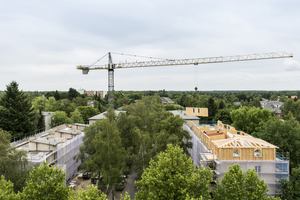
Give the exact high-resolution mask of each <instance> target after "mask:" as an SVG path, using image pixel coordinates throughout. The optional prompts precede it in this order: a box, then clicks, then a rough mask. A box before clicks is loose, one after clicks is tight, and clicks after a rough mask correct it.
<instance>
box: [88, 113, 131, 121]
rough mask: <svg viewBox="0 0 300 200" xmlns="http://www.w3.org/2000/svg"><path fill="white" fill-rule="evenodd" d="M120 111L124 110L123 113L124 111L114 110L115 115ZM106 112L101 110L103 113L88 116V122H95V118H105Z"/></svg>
mask: <svg viewBox="0 0 300 200" xmlns="http://www.w3.org/2000/svg"><path fill="white" fill-rule="evenodd" d="M121 112H124V113H125V112H126V111H122V110H115V114H116V116H118V115H119V113H121ZM106 113H107V111H105V112H103V113H100V114H98V115H95V116H94V117H91V118H89V124H92V123H95V122H96V121H97V120H101V119H105V118H106V116H105V115H106Z"/></svg>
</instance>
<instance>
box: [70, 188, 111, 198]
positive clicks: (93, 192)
mask: <svg viewBox="0 0 300 200" xmlns="http://www.w3.org/2000/svg"><path fill="white" fill-rule="evenodd" d="M69 200H106V195H105V194H104V193H102V194H101V196H99V190H98V189H97V187H95V186H92V185H91V186H88V189H87V190H82V188H81V187H80V188H79V190H78V191H77V192H76V195H72V196H70V198H69Z"/></svg>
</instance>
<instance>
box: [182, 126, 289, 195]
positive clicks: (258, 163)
mask: <svg viewBox="0 0 300 200" xmlns="http://www.w3.org/2000/svg"><path fill="white" fill-rule="evenodd" d="M185 130H187V131H189V133H190V136H191V137H192V143H193V148H192V149H189V153H190V154H191V157H192V159H193V161H194V163H195V165H196V166H197V167H200V168H201V167H206V166H209V167H210V168H211V169H212V170H213V172H214V179H215V180H220V179H221V178H222V177H223V176H224V173H225V172H226V171H228V167H229V166H231V165H233V164H235V163H238V164H239V165H240V167H241V169H242V170H243V172H244V173H245V172H246V171H247V170H248V169H255V170H256V172H257V173H258V175H259V177H260V179H264V180H265V184H267V185H268V188H269V191H268V195H279V194H280V191H279V181H280V180H281V179H283V178H285V179H288V178H289V153H287V152H282V151H280V149H279V148H278V147H277V146H275V145H272V144H270V143H268V142H266V141H264V140H262V139H258V138H254V137H252V136H251V135H249V134H247V133H245V132H243V131H238V130H236V129H235V128H234V127H232V126H230V125H227V124H223V123H222V122H221V121H218V122H217V124H210V125H207V124H195V123H193V122H190V123H189V124H186V125H185Z"/></svg>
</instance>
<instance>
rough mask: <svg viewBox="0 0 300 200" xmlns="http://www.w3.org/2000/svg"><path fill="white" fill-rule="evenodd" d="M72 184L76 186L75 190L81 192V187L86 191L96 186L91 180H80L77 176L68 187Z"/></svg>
mask: <svg viewBox="0 0 300 200" xmlns="http://www.w3.org/2000/svg"><path fill="white" fill-rule="evenodd" d="M72 183H74V184H75V185H76V186H75V187H74V190H75V191H77V190H79V188H80V187H81V188H82V189H83V190H86V189H87V188H88V186H89V185H94V186H95V184H92V183H91V179H83V178H78V176H76V177H75V178H73V179H72V180H71V181H70V182H69V183H68V185H71V184H72Z"/></svg>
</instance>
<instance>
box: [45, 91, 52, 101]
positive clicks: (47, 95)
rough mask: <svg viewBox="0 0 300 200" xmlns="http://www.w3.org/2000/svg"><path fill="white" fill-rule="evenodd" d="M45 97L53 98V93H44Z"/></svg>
mask: <svg viewBox="0 0 300 200" xmlns="http://www.w3.org/2000/svg"><path fill="white" fill-rule="evenodd" d="M45 97H46V98H47V99H49V97H53V93H52V92H46V94H45Z"/></svg>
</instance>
